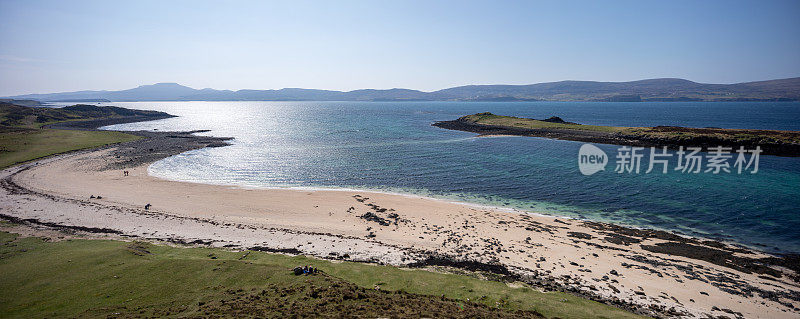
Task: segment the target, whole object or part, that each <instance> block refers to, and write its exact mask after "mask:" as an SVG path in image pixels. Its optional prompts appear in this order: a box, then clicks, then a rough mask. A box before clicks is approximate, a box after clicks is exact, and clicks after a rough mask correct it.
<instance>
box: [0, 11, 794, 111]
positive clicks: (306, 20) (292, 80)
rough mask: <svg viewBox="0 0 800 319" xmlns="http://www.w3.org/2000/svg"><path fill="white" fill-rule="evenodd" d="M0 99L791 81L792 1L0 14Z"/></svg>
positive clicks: (792, 62) (28, 12) (6, 12)
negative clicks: (92, 93) (172, 91)
mask: <svg viewBox="0 0 800 319" xmlns="http://www.w3.org/2000/svg"><path fill="white" fill-rule="evenodd" d="M0 19H1V21H3V25H2V27H0V95H11V94H23V93H45V92H60V91H72V90H88V89H93V90H94V89H108V90H116V89H126V88H131V87H135V86H138V85H141V84H151V83H156V82H178V83H181V84H184V85H188V86H192V87H195V88H205V87H212V88H217V89H244V88H248V89H276V88H283V87H304V88H320V89H335V90H352V89H358V88H393V87H403V88H411V89H420V90H425V91H429V90H437V89H442V88H446V87H451V86H457V85H465V84H500V83H502V84H529V83H537V82H549V81H560V80H595V81H629V80H637V79H644V78H657V77H679V78H686V79H690V80H693V81H698V82H708V83H735V82H745V81H755V80H766V79H776V78H787V77H797V76H800V40H799V39H800V1H663V2H656V1H519V2H507V1H481V2H466V1H452V2H451V1H318V2H305V1H278V2H255V1H254V2H248V1H216V2H210V1H209V2H203V1H125V2H123V1H35V0H34V1H31V0H27V1H14V0H0Z"/></svg>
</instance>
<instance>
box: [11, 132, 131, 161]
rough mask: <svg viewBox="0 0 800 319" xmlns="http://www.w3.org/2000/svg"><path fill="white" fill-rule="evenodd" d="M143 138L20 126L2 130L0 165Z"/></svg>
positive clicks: (112, 133) (118, 134)
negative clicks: (21, 127) (18, 128)
mask: <svg viewBox="0 0 800 319" xmlns="http://www.w3.org/2000/svg"><path fill="white" fill-rule="evenodd" d="M139 138H140V137H138V136H135V135H131V134H125V133H121V132H111V131H109V132H98V131H72V130H52V129H21V130H16V131H13V130H12V131H6V132H2V133H0V168H5V167H8V166H11V165H14V164H18V163H22V162H26V161H30V160H34V159H37V158H41V157H45V156H48V155H53V154H58V153H63V152H69V151H74V150H79V149H84V148H92V147H99V146H103V145H107V144H114V143H120V142H127V141H133V140H136V139H139Z"/></svg>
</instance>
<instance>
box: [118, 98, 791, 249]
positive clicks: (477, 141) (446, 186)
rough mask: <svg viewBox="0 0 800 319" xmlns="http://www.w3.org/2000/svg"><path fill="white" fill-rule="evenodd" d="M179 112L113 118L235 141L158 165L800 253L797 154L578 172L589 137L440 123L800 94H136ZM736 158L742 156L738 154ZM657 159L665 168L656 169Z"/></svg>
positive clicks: (635, 112) (707, 106) (771, 106)
mask: <svg viewBox="0 0 800 319" xmlns="http://www.w3.org/2000/svg"><path fill="white" fill-rule="evenodd" d="M113 104H115V105H118V106H123V107H129V108H137V109H149V110H159V111H165V112H168V113H171V114H174V115H178V116H180V117H178V118H172V119H165V120H159V121H152V122H144V123H131V124H124V125H115V126H111V127H108V128H110V129H122V130H152V129H158V130H196V129H209V130H211V132H209V133H206V134H209V135H214V136H230V137H234V138H235V139H234V140H233V146H230V147H223V148H210V149H201V150H196V151H191V152H187V153H184V154H181V155H178V156H174V157H170V158H167V159H164V160H161V161H159V162H156V163H154V164H153V165H152V166H151V168H150V172H151V174H153V175H155V176H158V177H162V178H167V179H172V180H181V181H190V182H199V183H211V184H230V185H242V186H252V187H313V188H353V189H364V190H380V191H388V192H398V193H409V194H416V195H423V196H430V197H436V198H443V199H451V200H457V201H464V202H471V203H478V204H486V205H493V206H502V207H509V208H516V209H519V210H523V211H530V212H538V213H545V214H553V215H563V216H569V217H576V218H585V219H591V220H600V221H610V222H616V223H622V224H627V225H633V226H641V227H649V228H658V229H667V230H673V231H678V232H681V233H684V234H687V235H694V236H704V237H711V238H717V239H722V240H730V241H735V242H739V243H742V244H746V245H751V246H760V247H761V248H762V249H767V250H770V251H774V252H795V253H796V252H800V213H799V212H800V211H799V210H798V209H800V158H786V157H775V156H761V158H760V163H759V171H758V173H756V174H750V173H745V174H736V173H732V174H731V173H723V174H718V175H714V174H711V173H701V174H687V173H681V172H677V171H674V170H673V166H675V165H676V162H675V161H676V160H677V159H676V158H675V159H673V161H672V162H671V163H670V164H671V165H672V166H670V169H669V173H667V174H661V173H660V170H658V171H659V173H650V174H645V173H644V171H645V170H646V168H647V163H648V160H647V157H648V155H647V154H649V152H645V153H644V155H645V156H644V159H643V162H642V165H643V168H642V172H641V173H639V174H627V173H626V174H619V173H615V172H614V166H615V163H614V161H615V159H614V158H615V156H616V154H617V151H618V147H617V146H613V145H599V146H600V148H601V149H603V150H604V151H605V152H606V153H607V154H608V155H609V156H610V160H611V163H609V164H608V166H607V167H606V170H605V171H601V172H599V173H597V174H595V175H592V176H584V175H581V174H580V172H579V171H578V164H577V153H578V149H579V147H580V146H581V145H582V143H578V142H570V141H556V140H548V139H543V138H529V137H485V138H476V137H475V135H474V134H472V133H466V132H458V131H450V130H444V129H440V128H436V127H432V126H431V125H430V124H431V123H432V122H434V121H438V120H450V119H455V118H457V117H459V116H462V115H466V114H471V113H477V112H487V111H488V112H493V113H495V114H502V115H513V116H522V117H532V118H546V117H550V116H554V115H555V116H559V117H561V118H563V119H565V120H567V121H572V122H578V123H583V124H596V125H620V126H654V125H678V126H691V127H722V128H754V129H781V130H799V131H800V103H744V102H741V103H697V102H688V103H569V102H564V103H554V102H531V103H521V102H510V103H501V102H491V103H481V102H467V103H464V102H135V103H113ZM731 163H732V162H731ZM658 167H660V166H657V168H658Z"/></svg>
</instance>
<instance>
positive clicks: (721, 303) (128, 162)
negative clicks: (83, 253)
mask: <svg viewBox="0 0 800 319" xmlns="http://www.w3.org/2000/svg"><path fill="white" fill-rule="evenodd" d="M150 133H152V132H148V133H147V134H150ZM142 134H145V133H142ZM153 134H156V133H153ZM159 134H160V137H159V136H155V135H154V136H151V137H150V138H148V139H145V140H142V141H136V142H131V143H126V144H122V145H117V146H112V147H107V148H104V149H100V150H93V151H83V152H76V153H73V154H67V155H60V156H57V157H53V158H49V159H45V160H40V161H37V162H34V163H29V164H25V165H21V166H16V167H13V168H11V169H7V170H4V171H3V173H2V179H0V180H2V185H0V186H2V189H3V190H2V191H3V192H4V196H2V197H0V208H3V211H4V214H6V215H7V216H11V217H13V218H20V219H29V220H31V222H33V221H34V220H35V221H36V222H39V223H40V224H44V225H45V226H47V225H50V226H52V225H63V226H65V227H86V228H91V229H111V230H114V231H118V232H120V233H121V235H120V236H124V237H136V238H145V239H151V240H160V241H169V242H176V243H190V244H201V245H211V246H218V247H229V248H239V249H243V248H249V249H256V250H268V251H276V252H284V253H302V254H308V255H313V256H317V257H321V258H328V259H341V260H354V261H364V262H380V263H388V264H394V265H407V266H424V265H446V266H456V267H465V268H467V269H469V268H470V267H472V268H476V267H477V270H485V271H492V270H494V271H495V272H498V269H500V270H499V272H501V273H503V270H502V269H506V271H507V272H508V273H509V274H513V276H512V277H511V278H512V279H515V280H521V281H524V282H528V283H530V284H532V285H535V286H537V287H541V288H543V289H549V290H561V291H568V292H573V293H576V294H579V295H582V296H584V297H588V298H590V299H594V300H599V301H602V302H605V303H608V304H612V305H617V306H619V307H623V308H627V309H631V310H633V311H636V312H639V313H643V314H649V315H652V316H658V317H670V316H678V315H688V314H694V315H701V314H712V315H722V314H726V313H727V314H728V315H730V314H731V313H742V314H743V316H746V317H759V316H768V317H791V316H793V314H796V312H797V309H796V308H794V306H793V305H792V303H794V304H797V303H798V301H800V289H798V282H797V277H796V276H797V273H796V270H788V269H785V267H781V266H780V265H778V266H768V267H767V268H768V269H766V268H758V267H757V266H758V265H759V264H762V263H766V262H768V261H770V260H769V259H767V258H774V257H770V256H769V255H766V254H763V253H761V252H758V251H754V250H748V249H741V248H737V247H730V246H728V245H725V244H722V243H718V242H706V241H703V240H696V239H692V238H687V237H682V236H677V235H675V234H672V233H669V232H664V231H654V230H647V229H641V230H640V229H632V228H627V227H620V226H617V225H613V224H605V223H595V222H589V221H580V220H567V221H563V220H559V219H558V217H554V216H535V215H529V214H525V215H521V214H518V213H515V212H513V211H512V212H509V211H503V210H498V209H495V208H491V207H469V205H470V204H469V203H467V204H464V203H452V202H447V201H444V200H440V199H431V198H425V197H421V196H419V197H413V196H415V195H411V196H412V197H410V196H407V195H392V194H382V193H373V192H364V191H357V190H356V191H346V190H341V191H338V190H337V191H321V190H313V191H311V190H285V189H284V190H280V189H277V190H276V189H270V190H248V189H241V188H231V187H225V186H215V185H207V184H191V185H188V184H190V183H185V182H174V181H166V180H160V179H158V178H155V177H152V176H149V175H148V174H147V167H148V166H149V164H150V163H152V162H153V161H154V160H157V159H160V158H164V157H166V156H169V155H168V154H171V153H173V152H176V151H180V150H181V149H186V148H189V149H196V148H200V147H204V145H208V143H212V144H213V143H217V142H220V141H218V140H214V139H213V138H208V137H196V136H195V137H187V136H181V135H180V133H174V132H159V133H157V134H156V135H159ZM184 135H190V134H184ZM170 136H172V137H170ZM159 138H161V139H166V140H171V141H161V142H159ZM173 142H175V143H173ZM176 143H177V144H176ZM178 144H181V145H182V146H181V145H178ZM150 146H153V147H150ZM162 148H163V149H162ZM181 152H182V151H181ZM123 168H124V169H125V170H130V171H131V172H132V175H133V176H132V177H131V178H130V179H125V178H122V177H121V176H120V175H121V174H120V170H121V169H123ZM143 188H146V189H143ZM89 194H92V195H100V194H102V197H103V198H102V199H96V198H95V199H91V198H89ZM183 196H192V197H193V198H191V199H181V198H180V197H183ZM184 198H185V197H184ZM242 201H244V202H246V203H244V204H242ZM145 202H146V203H153V208H152V209H150V210H145V209H144V208H143V205H144V203H145ZM20 203H24V204H20ZM391 214H395V215H396V216H395V217H394V218H392V217H391V216H392V215H391ZM365 229H366V230H365ZM648 247H649V249H648ZM698 251H701V252H705V253H709V252H710V253H711V255H713V256H717V257H721V259H720V258H712V259H709V258H705V256H698V255H697V253H696V252H698ZM701 255H702V254H701ZM734 257H735V258H734ZM727 258H734V259H735V263H729V262H727V261H726V260H727ZM773 264H779V262H777V261H774V260H773ZM476 265H477V266H476ZM786 265H787V264H784V265H783V266H786ZM498 266H499V267H501V268H497V267H498ZM765 278H769V279H765ZM792 278H794V279H792ZM637 287H638V288H637ZM664 296H667V297H664ZM761 302H764V304H763V305H762V304H761ZM790 305H792V306H790ZM713 307H716V309H717V310H714V309H713ZM722 309H724V310H730V311H731V312H727V311H724V310H722Z"/></svg>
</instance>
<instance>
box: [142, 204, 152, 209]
mask: <svg viewBox="0 0 800 319" xmlns="http://www.w3.org/2000/svg"><path fill="white" fill-rule="evenodd" d="M150 206H152V205H150V203H147V205H144V210H150Z"/></svg>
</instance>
